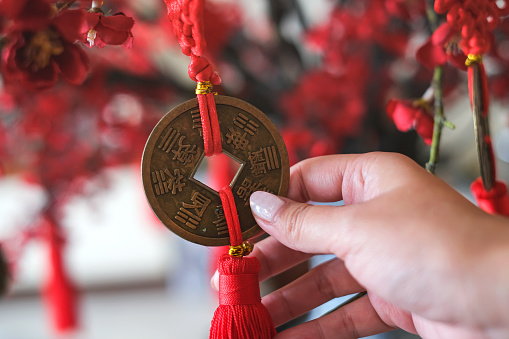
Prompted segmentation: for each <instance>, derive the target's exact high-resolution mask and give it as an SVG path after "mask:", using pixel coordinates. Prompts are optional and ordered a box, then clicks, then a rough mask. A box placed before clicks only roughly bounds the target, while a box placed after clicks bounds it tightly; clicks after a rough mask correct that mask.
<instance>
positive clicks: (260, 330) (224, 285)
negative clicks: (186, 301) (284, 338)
mask: <svg viewBox="0 0 509 339" xmlns="http://www.w3.org/2000/svg"><path fill="white" fill-rule="evenodd" d="M217 269H218V272H219V307H218V308H217V309H216V312H215V313H214V318H213V319H212V327H211V329H210V339H270V338H272V337H273V336H274V335H276V330H275V328H274V324H273V323H272V319H271V317H270V315H269V312H268V311H267V309H266V308H265V306H263V304H262V303H261V298H260V288H259V285H258V272H259V271H260V263H259V261H258V259H256V258H254V257H234V256H230V255H228V254H225V255H223V256H222V257H221V258H220V259H219V262H218V267H217Z"/></svg>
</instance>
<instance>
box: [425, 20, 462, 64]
mask: <svg viewBox="0 0 509 339" xmlns="http://www.w3.org/2000/svg"><path fill="white" fill-rule="evenodd" d="M459 39H460V35H459V32H458V31H456V30H455V29H453V28H452V27H451V26H450V25H449V24H448V23H447V22H445V23H443V24H442V25H440V27H438V28H437V29H436V30H435V32H434V33H433V35H432V36H431V37H430V38H429V39H428V40H427V41H426V42H425V43H424V45H422V46H421V47H420V48H419V49H418V50H417V52H416V55H415V57H416V59H417V61H419V62H420V63H421V64H423V65H424V66H426V67H428V68H435V67H437V66H441V65H444V64H445V63H446V62H447V61H449V62H450V63H451V64H452V65H453V66H454V67H456V68H458V69H461V70H464V71H465V70H466V69H467V67H466V66H465V60H467V57H466V55H465V54H464V53H463V52H462V51H461V50H460V49H459V47H458V41H459Z"/></svg>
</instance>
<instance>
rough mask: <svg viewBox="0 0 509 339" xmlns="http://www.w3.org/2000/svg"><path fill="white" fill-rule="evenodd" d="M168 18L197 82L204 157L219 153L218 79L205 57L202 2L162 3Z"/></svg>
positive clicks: (198, 0)
mask: <svg viewBox="0 0 509 339" xmlns="http://www.w3.org/2000/svg"><path fill="white" fill-rule="evenodd" d="M164 2H165V3H166V7H167V8H168V18H169V19H170V21H171V22H172V24H173V30H174V33H175V36H176V37H177V39H178V42H179V44H180V47H181V48H182V52H183V53H184V54H185V55H188V56H190V57H191V62H190V63H189V67H188V73H189V77H190V78H191V79H192V80H193V81H196V82H197V83H198V85H197V89H196V96H197V98H198V104H199V107H200V115H201V123H202V135H203V146H204V149H205V156H212V155H214V154H221V153H222V147H221V133H220V130H219V120H218V118H217V111H216V103H215V101H214V96H213V94H212V85H219V84H220V83H221V78H220V77H219V75H218V74H217V72H215V71H214V68H213V66H212V64H211V63H210V61H209V60H208V59H207V58H206V57H205V56H204V54H205V53H206V51H207V44H206V42H205V37H204V34H203V6H204V0H164Z"/></svg>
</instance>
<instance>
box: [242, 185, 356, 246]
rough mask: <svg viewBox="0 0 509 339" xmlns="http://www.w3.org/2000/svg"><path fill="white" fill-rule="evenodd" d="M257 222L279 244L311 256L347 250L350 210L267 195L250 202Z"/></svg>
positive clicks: (255, 193) (259, 196)
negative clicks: (348, 212)
mask: <svg viewBox="0 0 509 339" xmlns="http://www.w3.org/2000/svg"><path fill="white" fill-rule="evenodd" d="M250 204H251V210H252V212H253V216H254V217H255V219H256V222H257V223H258V225H260V227H261V228H262V229H263V230H264V231H265V232H267V233H268V234H270V235H272V236H273V237H275V238H276V239H277V240H278V241H279V242H281V243H282V244H284V245H286V246H287V247H289V248H292V249H294V250H297V251H301V252H307V253H337V251H338V249H339V248H341V247H343V248H341V250H342V252H343V251H345V250H347V249H346V248H344V246H347V244H348V243H349V242H348V241H347V239H346V229H347V228H348V225H349V224H350V223H349V222H348V219H349V218H348V217H347V213H345V211H346V210H347V209H348V207H345V206H324V205H317V206H315V205H310V204H305V203H298V202H295V201H293V200H290V199H287V198H281V197H278V196H276V195H273V194H270V193H266V192H261V191H258V192H254V193H253V194H252V195H251V198H250Z"/></svg>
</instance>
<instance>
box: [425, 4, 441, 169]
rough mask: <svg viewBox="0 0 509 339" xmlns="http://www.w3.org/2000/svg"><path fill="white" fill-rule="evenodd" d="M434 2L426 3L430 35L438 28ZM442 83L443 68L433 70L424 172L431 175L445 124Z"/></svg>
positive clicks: (437, 158) (438, 153)
mask: <svg viewBox="0 0 509 339" xmlns="http://www.w3.org/2000/svg"><path fill="white" fill-rule="evenodd" d="M434 3H435V1H434V0H427V1H426V14H427V17H428V21H429V23H430V27H431V33H433V32H434V31H435V30H436V29H437V27H438V14H437V13H436V12H435V10H434ZM443 83H444V70H443V66H438V67H436V68H435V71H434V73H433V80H432V82H431V87H432V88H433V92H434V98H435V101H434V108H435V124H434V127H433V139H432V142H431V149H430V154H429V161H428V162H427V163H426V170H427V171H428V172H430V173H432V174H435V169H436V167H437V164H438V160H439V158H440V139H441V137H442V128H443V127H444V123H445V116H444V100H443V99H444V98H443V97H444V95H443V88H442V87H443Z"/></svg>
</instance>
